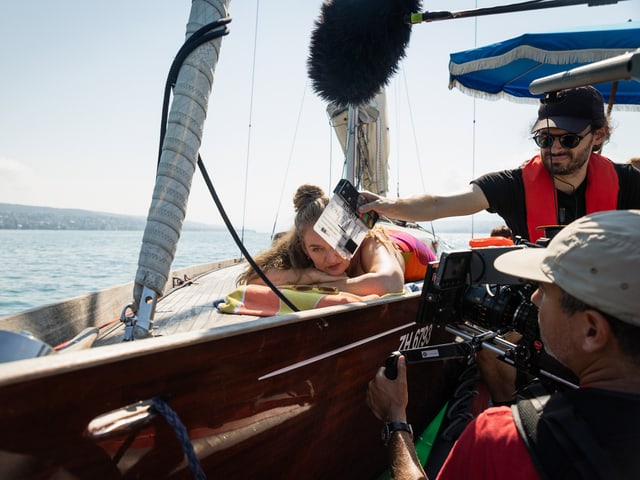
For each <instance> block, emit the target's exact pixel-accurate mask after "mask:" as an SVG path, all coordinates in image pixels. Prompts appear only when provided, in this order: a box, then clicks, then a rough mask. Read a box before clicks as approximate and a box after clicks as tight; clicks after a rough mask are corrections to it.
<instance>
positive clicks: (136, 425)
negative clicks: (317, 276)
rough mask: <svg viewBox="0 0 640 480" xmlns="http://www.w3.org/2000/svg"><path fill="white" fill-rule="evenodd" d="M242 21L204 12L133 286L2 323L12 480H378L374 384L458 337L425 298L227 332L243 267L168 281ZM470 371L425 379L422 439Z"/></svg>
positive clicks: (1, 370)
mask: <svg viewBox="0 0 640 480" xmlns="http://www.w3.org/2000/svg"><path fill="white" fill-rule="evenodd" d="M227 6H228V0H226V1H223V0H221V1H218V2H210V1H204V0H194V1H193V4H192V8H191V13H190V17H189V22H188V26H187V37H188V40H187V42H186V43H185V46H184V47H183V49H182V50H181V51H180V52H179V54H178V55H177V56H176V62H177V63H174V65H176V67H175V69H172V72H171V73H170V81H168V85H170V86H171V87H172V89H173V96H174V97H173V103H172V105H171V108H170V110H167V111H165V112H164V114H165V115H166V120H167V121H166V130H165V131H164V132H163V142H162V149H161V152H160V155H159V157H160V158H159V163H158V169H157V175H156V187H155V189H154V193H153V199H152V202H151V207H150V209H149V214H148V219H147V225H146V228H145V232H144V237H143V244H142V247H141V251H140V258H139V266H138V272H137V275H136V279H135V281H134V282H132V283H130V284H127V285H122V286H117V287H113V288H110V289H107V290H102V291H98V292H94V293H90V294H87V295H84V296H81V297H78V298H74V299H71V300H68V301H64V302H61V303H57V304H52V305H48V306H45V307H42V308H36V309H33V310H29V311H26V312H23V313H20V314H16V315H12V316H9V317H5V318H3V319H0V343H1V344H2V348H1V350H2V354H1V355H2V360H3V363H0V429H2V431H3V435H2V437H1V439H0V465H1V470H2V475H1V476H2V478H21V479H24V478H89V477H94V478H192V477H195V478H205V477H209V478H216V477H228V476H234V477H241V478H283V479H285V478H296V479H297V478H374V477H376V476H377V475H379V474H380V473H382V472H383V471H384V470H385V468H386V458H385V454H384V447H383V445H382V443H381V442H380V437H379V428H380V425H379V423H378V421H377V420H376V419H375V417H374V416H373V415H372V414H371V412H370V411H369V410H368V409H367V407H366V406H365V403H364V397H365V392H366V388H367V384H368V381H369V380H370V379H371V377H372V376H373V375H374V374H375V372H376V370H377V369H378V368H379V366H381V365H382V364H383V363H384V360H385V358H387V356H388V355H389V354H390V352H393V351H396V350H399V349H401V348H409V347H419V346H424V345H428V344H437V343H444V342H447V341H451V340H452V338H453V336H452V335H451V334H450V333H448V332H446V331H445V330H443V329H437V328H433V326H431V325H420V324H417V323H416V315H417V311H418V306H419V299H420V294H419V293H418V292H408V293H406V294H405V295H401V296H390V297H384V298H379V299H374V300H369V301H360V302H353V303H348V304H344V305H334V306H329V307H324V308H318V309H312V310H305V311H297V312H292V313H289V314H283V315H273V316H266V317H265V316H255V315H229V314H222V313H220V312H219V311H218V310H217V309H216V307H215V301H216V300H217V299H219V298H221V297H224V296H225V294H227V293H228V292H230V291H232V290H233V289H234V288H235V279H236V278H237V276H238V274H239V273H240V272H241V271H242V269H244V268H246V262H245V261H243V260H241V259H230V260H227V261H220V262H214V263H210V264H205V265H198V266H194V267H190V268H188V269H183V270H180V271H173V272H172V271H171V263H172V261H173V255H174V253H175V249H176V244H177V242H178V239H179V237H180V231H181V227H182V221H183V219H184V215H185V209H186V201H187V198H188V195H189V187H190V184H191V178H192V175H193V173H194V171H195V169H196V168H197V166H198V165H199V163H198V149H199V145H200V141H201V135H202V124H203V122H204V119H205V117H206V109H207V100H208V97H209V94H210V92H211V88H212V84H213V73H214V71H215V66H216V62H217V57H218V51H219V47H220V42H221V40H222V37H223V36H224V34H225V33H226V29H227V27H226V25H227V23H228V22H229V18H228V17H226V13H225V12H227ZM381 193H382V192H381ZM460 369H461V364H460V363H459V362H458V361H454V360H450V361H443V362H437V363H425V364H423V365H421V366H419V367H416V368H414V369H412V372H411V376H412V390H411V400H410V411H411V414H412V417H413V418H414V419H415V420H414V422H413V423H414V428H415V430H416V432H421V431H422V430H424V429H425V427H426V426H427V425H428V424H429V422H431V421H432V419H433V418H434V417H435V416H436V414H437V413H438V412H439V411H440V410H441V408H442V407H443V405H444V404H445V402H446V401H447V399H448V398H449V396H450V394H451V392H452V391H453V389H454V388H455V386H456V378H457V374H458V373H459V372H460ZM414 376H415V378H413V377H414ZM425 377H428V378H430V379H431V380H430V382H429V384H428V385H427V384H425V383H424V382H421V381H419V380H418V379H420V378H425ZM414 380H415V381H414Z"/></svg>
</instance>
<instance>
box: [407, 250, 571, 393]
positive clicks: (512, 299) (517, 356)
mask: <svg viewBox="0 0 640 480" xmlns="http://www.w3.org/2000/svg"><path fill="white" fill-rule="evenodd" d="M521 248H542V247H538V246H535V245H534V246H527V245H514V246H508V247H484V248H473V249H469V250H454V251H450V252H443V253H442V255H441V257H440V260H439V261H437V262H432V263H431V264H429V267H428V269H427V273H426V275H425V280H424V284H423V287H422V294H421V297H420V305H419V308H418V314H417V317H416V322H417V323H421V324H431V325H434V326H442V327H444V328H446V329H447V330H448V331H449V332H451V333H454V334H455V335H456V336H458V337H459V338H462V339H463V340H466V342H462V345H461V344H460V342H457V343H454V344H451V346H452V347H451V348H452V349H453V350H452V351H453V352H454V353H451V354H450V357H455V356H463V355H467V356H468V355H469V354H470V353H473V352H475V351H476V350H477V349H479V348H481V347H482V348H488V349H490V350H493V351H494V352H496V353H497V354H498V358H500V359H501V360H503V361H505V362H507V363H509V364H511V365H513V366H514V367H516V368H517V369H519V370H522V371H524V372H527V373H530V374H532V375H539V374H540V375H543V376H545V377H547V378H548V379H551V380H553V381H555V382H556V383H559V384H564V385H567V386H572V387H573V386H575V385H574V380H575V376H574V375H573V373H572V372H571V371H569V370H568V369H567V368H566V367H564V366H563V365H561V364H560V363H559V362H557V361H556V360H555V359H554V358H553V357H551V356H549V355H548V354H547V353H546V352H545V351H544V348H543V344H542V340H541V337H540V329H539V326H538V309H537V307H536V306H535V305H534V304H533V303H532V302H531V295H532V294H533V292H534V291H535V290H536V288H537V286H536V285H535V284H534V283H531V282H529V281H527V280H525V279H522V278H518V277H514V276H511V275H507V274H504V273H501V272H499V271H497V270H496V269H495V267H494V266H493V262H494V260H495V259H496V258H497V257H498V256H499V255H502V254H504V253H506V252H508V251H511V250H514V249H521ZM510 331H515V332H518V333H520V334H521V336H522V338H521V340H519V341H518V342H517V343H511V342H509V341H507V340H505V339H504V338H503V335H504V334H506V333H507V332H510ZM438 347H441V346H438ZM440 350H442V349H441V348H440ZM403 353H405V352H403ZM421 356H422V358H426V357H427V355H425V354H424V352H421ZM411 358H417V355H410V356H407V359H408V361H411ZM431 358H433V355H431Z"/></svg>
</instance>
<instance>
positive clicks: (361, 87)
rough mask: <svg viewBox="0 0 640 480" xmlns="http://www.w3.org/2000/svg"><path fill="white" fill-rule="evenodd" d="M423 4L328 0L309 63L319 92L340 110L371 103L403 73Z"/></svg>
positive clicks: (402, 0)
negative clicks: (415, 20) (414, 18)
mask: <svg viewBox="0 0 640 480" xmlns="http://www.w3.org/2000/svg"><path fill="white" fill-rule="evenodd" d="M420 8H421V2H420V0H326V1H325V2H324V3H323V5H322V9H321V12H320V17H319V18H318V19H317V20H316V22H315V29H314V31H313V32H312V35H311V44H310V54H309V58H308V60H307V69H308V73H309V78H311V82H312V88H313V90H314V91H315V92H316V93H317V94H318V95H319V96H320V97H322V98H323V99H325V100H327V101H330V102H333V103H336V104H337V105H340V106H347V105H360V104H363V103H365V102H367V101H369V100H371V99H372V98H373V97H374V96H375V95H376V94H377V93H378V92H379V91H380V90H381V89H382V88H383V87H384V86H386V85H387V84H388V83H389V80H390V79H391V77H392V76H393V75H394V74H395V73H396V72H397V70H398V63H399V62H400V60H401V59H402V58H404V56H405V49H406V47H407V45H408V43H409V37H410V35H411V25H410V24H409V23H408V17H409V15H410V14H411V13H415V12H417V11H419V10H420Z"/></svg>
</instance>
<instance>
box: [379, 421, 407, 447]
mask: <svg viewBox="0 0 640 480" xmlns="http://www.w3.org/2000/svg"><path fill="white" fill-rule="evenodd" d="M399 430H404V431H405V432H409V435H411V438H413V428H411V425H410V424H408V423H404V422H388V423H385V424H384V425H383V426H382V443H384V445H385V446H387V445H388V444H389V440H391V435H392V434H393V432H397V431H399Z"/></svg>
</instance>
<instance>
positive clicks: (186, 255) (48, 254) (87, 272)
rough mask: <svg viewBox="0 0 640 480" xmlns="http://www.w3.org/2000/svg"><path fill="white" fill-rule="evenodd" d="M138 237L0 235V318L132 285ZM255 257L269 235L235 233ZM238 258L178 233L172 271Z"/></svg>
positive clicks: (448, 246)
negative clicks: (178, 239) (108, 289)
mask: <svg viewBox="0 0 640 480" xmlns="http://www.w3.org/2000/svg"><path fill="white" fill-rule="evenodd" d="M142 235H143V232H142V231H96V230H90V231H89V230H0V318H1V317H4V316H6V315H10V314H13V313H18V312H22V311H24V310H28V309H31V308H35V307H40V306H43V305H47V304H51V303H56V302H59V301H62V300H66V299H69V298H73V297H77V296H79V295H84V294H86V293H90V292H95V291H98V290H102V289H104V288H109V287H113V286H116V285H122V284H125V283H128V282H131V281H133V280H134V279H135V275H136V271H137V268H138V256H139V254H140V247H141V244H142ZM238 235H239V236H240V237H241V238H242V240H243V242H244V245H245V248H246V250H247V251H248V252H249V254H251V255H254V254H256V253H257V252H259V251H261V250H264V249H265V248H266V247H268V245H269V243H270V241H271V240H270V234H269V233H264V232H255V231H245V232H244V233H241V232H238ZM438 235H439V237H440V238H441V239H442V241H441V245H440V249H439V250H440V251H443V250H452V249H457V248H466V246H467V244H468V240H469V238H471V235H470V234H469V233H450V234H447V233H442V234H438ZM240 256H241V251H240V248H239V247H238V246H237V245H236V243H235V242H234V240H233V237H232V236H231V235H230V234H229V233H228V232H227V231H226V230H185V231H183V232H182V235H181V237H180V241H179V242H178V247H177V250H176V256H175V259H174V262H173V265H172V267H171V268H172V270H175V269H179V268H184V267H188V266H191V265H197V264H200V263H207V262H213V261H217V260H224V259H229V258H238V257H240Z"/></svg>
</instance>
